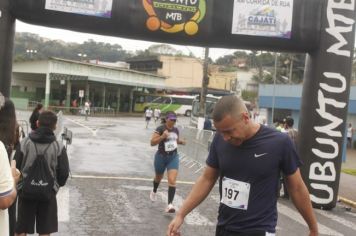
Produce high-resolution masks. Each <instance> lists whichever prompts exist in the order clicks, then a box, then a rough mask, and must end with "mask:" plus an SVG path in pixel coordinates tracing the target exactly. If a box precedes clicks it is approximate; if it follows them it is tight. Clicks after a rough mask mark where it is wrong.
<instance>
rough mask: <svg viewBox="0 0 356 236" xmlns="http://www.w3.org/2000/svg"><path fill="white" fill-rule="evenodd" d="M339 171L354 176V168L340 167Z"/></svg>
mask: <svg viewBox="0 0 356 236" xmlns="http://www.w3.org/2000/svg"><path fill="white" fill-rule="evenodd" d="M341 171H342V172H344V173H345V174H349V175H355V176H356V169H342V170H341Z"/></svg>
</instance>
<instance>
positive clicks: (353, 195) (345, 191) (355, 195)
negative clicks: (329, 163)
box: [339, 149, 356, 203]
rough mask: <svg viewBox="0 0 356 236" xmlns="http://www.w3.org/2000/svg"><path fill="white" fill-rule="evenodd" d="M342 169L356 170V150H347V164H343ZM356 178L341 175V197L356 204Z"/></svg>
mask: <svg viewBox="0 0 356 236" xmlns="http://www.w3.org/2000/svg"><path fill="white" fill-rule="evenodd" d="M341 168H342V169H356V149H347V154H346V162H344V163H342V166H341ZM355 186H356V176H354V175H349V174H345V173H341V176H340V185H339V196H340V197H342V198H345V199H346V200H349V201H351V202H354V203H356V188H355Z"/></svg>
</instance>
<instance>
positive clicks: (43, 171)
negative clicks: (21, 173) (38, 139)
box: [21, 143, 55, 201]
mask: <svg viewBox="0 0 356 236" xmlns="http://www.w3.org/2000/svg"><path fill="white" fill-rule="evenodd" d="M34 145H35V149H36V159H35V160H34V162H33V163H32V165H31V166H30V167H29V169H28V172H27V176H26V177H25V178H24V179H23V183H22V191H21V197H23V198H26V199H30V200H38V201H48V200H50V199H51V197H52V196H53V195H55V191H54V189H53V187H54V182H55V179H54V176H53V174H52V173H51V170H50V168H49V165H48V162H47V159H46V156H45V154H46V151H47V149H48V148H49V147H50V146H51V145H52V143H50V144H49V145H48V146H47V147H46V148H45V150H44V151H43V154H39V153H38V150H37V146H36V144H35V143H34Z"/></svg>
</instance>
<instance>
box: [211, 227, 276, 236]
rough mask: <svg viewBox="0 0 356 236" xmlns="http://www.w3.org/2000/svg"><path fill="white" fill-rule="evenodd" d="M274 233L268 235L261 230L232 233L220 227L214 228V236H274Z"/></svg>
mask: <svg viewBox="0 0 356 236" xmlns="http://www.w3.org/2000/svg"><path fill="white" fill-rule="evenodd" d="M275 235H276V234H275V233H269V232H266V231H262V230H255V231H249V232H243V233H242V232H240V233H239V232H232V231H229V230H226V229H225V228H224V227H222V226H217V227H216V232H215V236H275Z"/></svg>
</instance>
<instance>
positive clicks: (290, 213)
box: [277, 203, 343, 236]
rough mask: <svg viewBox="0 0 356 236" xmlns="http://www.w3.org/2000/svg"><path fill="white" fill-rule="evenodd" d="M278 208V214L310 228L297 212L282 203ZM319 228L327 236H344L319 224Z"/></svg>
mask: <svg viewBox="0 0 356 236" xmlns="http://www.w3.org/2000/svg"><path fill="white" fill-rule="evenodd" d="M277 207H278V212H279V213H280V214H282V215H284V216H286V217H288V218H290V219H292V220H293V221H296V222H298V223H300V224H302V225H304V226H305V227H308V226H307V224H306V223H305V221H304V219H303V218H302V216H301V215H300V214H299V213H298V212H297V211H295V210H293V209H291V208H289V207H287V206H285V205H283V204H281V203H277ZM318 228H319V233H320V234H325V235H332V236H343V234H341V233H339V232H337V231H335V230H333V229H331V228H329V227H327V226H325V225H322V224H318Z"/></svg>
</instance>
